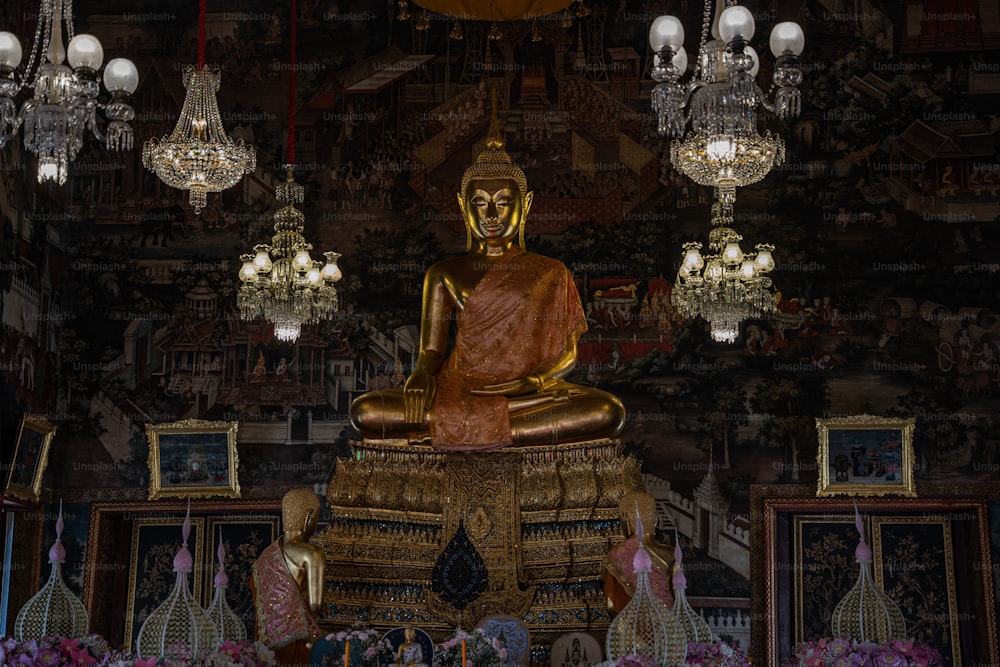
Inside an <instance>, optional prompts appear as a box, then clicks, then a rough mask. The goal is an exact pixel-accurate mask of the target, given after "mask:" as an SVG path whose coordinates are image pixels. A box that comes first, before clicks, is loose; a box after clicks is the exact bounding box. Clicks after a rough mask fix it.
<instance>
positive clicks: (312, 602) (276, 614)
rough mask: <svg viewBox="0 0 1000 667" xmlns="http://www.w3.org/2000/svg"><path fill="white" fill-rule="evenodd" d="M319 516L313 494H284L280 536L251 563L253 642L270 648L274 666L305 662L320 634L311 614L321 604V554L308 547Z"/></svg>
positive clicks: (306, 491) (298, 491)
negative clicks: (273, 657) (262, 643)
mask: <svg viewBox="0 0 1000 667" xmlns="http://www.w3.org/2000/svg"><path fill="white" fill-rule="evenodd" d="M318 518H319V498H317V497H316V494H315V493H313V492H312V491H311V490H309V489H292V490H291V491H289V492H288V493H286V494H285V497H284V498H282V500H281V522H282V528H283V529H284V533H283V534H282V535H281V537H279V538H278V539H277V540H276V541H275V542H274V543H272V544H271V545H270V546H269V547H267V548H266V549H264V551H263V552H262V553H261V555H260V558H258V559H257V560H256V562H254V564H253V574H252V577H251V580H250V590H251V593H252V594H253V599H254V608H255V610H256V612H257V626H256V638H257V640H258V641H262V642H264V643H265V644H267V645H268V646H269V647H271V648H272V649H274V652H275V659H276V661H277V662H278V664H283V665H292V664H294V665H307V664H309V651H310V649H311V648H312V642H313V641H315V640H316V639H317V638H318V637H319V636H320V635H321V634H322V633H321V632H320V630H319V627H318V626H317V625H316V619H315V618H314V616H313V614H315V613H316V612H317V611H318V610H319V608H320V604H321V603H322V598H323V570H324V567H325V564H326V554H325V553H324V551H323V549H321V548H320V547H318V546H316V545H315V544H310V543H309V538H310V537H312V534H313V532H314V531H315V530H316V522H317V520H318Z"/></svg>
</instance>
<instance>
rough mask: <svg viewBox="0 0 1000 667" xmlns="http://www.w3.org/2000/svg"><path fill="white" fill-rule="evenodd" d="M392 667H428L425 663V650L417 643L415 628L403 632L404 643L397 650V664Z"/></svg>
mask: <svg viewBox="0 0 1000 667" xmlns="http://www.w3.org/2000/svg"><path fill="white" fill-rule="evenodd" d="M392 667H427V663H426V662H425V661H424V649H422V648H420V642H418V641H417V631H416V630H414V629H413V628H410V627H408V628H406V629H405V630H403V643H402V644H400V645H399V648H398V649H396V662H394V663H392Z"/></svg>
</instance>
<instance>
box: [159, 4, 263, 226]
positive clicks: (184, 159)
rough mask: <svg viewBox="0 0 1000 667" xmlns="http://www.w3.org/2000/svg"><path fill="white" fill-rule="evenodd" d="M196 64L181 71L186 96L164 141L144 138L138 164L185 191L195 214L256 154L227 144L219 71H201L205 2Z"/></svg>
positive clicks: (249, 166) (248, 168)
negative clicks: (217, 94)
mask: <svg viewBox="0 0 1000 667" xmlns="http://www.w3.org/2000/svg"><path fill="white" fill-rule="evenodd" d="M198 27H199V34H198V65H197V67H188V69H187V70H186V71H185V72H184V79H183V81H184V87H185V88H186V89H187V96H186V97H185V98H184V106H183V108H182V109H181V117H180V118H178V119H177V125H176V127H174V131H173V132H171V133H170V135H169V136H166V137H163V138H162V139H160V140H159V141H157V140H156V139H155V138H154V139H149V140H148V141H146V143H145V145H144V146H143V147H142V164H143V166H144V167H146V168H147V169H149V170H150V171H152V172H154V173H155V174H156V175H157V176H159V177H160V180H161V181H163V182H164V183H166V184H167V185H169V186H170V187H172V188H178V189H179V190H189V191H190V193H191V194H190V202H191V206H193V207H194V211H195V213H200V212H201V209H202V208H204V207H205V205H206V203H207V201H208V193H209V192H222V191H223V190H226V189H228V188H231V187H233V186H234V185H236V184H237V183H238V182H239V180H240V179H241V178H243V176H244V174H249V173H251V172H253V170H254V169H255V168H256V166H257V153H256V151H255V150H254V148H253V147H252V146H246V145H244V144H243V140H242V139H240V140H239V141H233V140H232V138H231V137H229V135H227V134H226V130H225V128H224V127H222V118H221V117H220V116H219V103H218V101H217V100H216V97H215V95H216V93H218V92H219V79H220V75H219V72H217V71H213V70H211V69H208V68H206V67H205V0H201V7H200V11H199V16H198Z"/></svg>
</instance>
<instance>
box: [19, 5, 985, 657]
mask: <svg viewBox="0 0 1000 667" xmlns="http://www.w3.org/2000/svg"><path fill="white" fill-rule="evenodd" d="M31 4H32V3H27V2H17V1H14V0H7V1H6V2H0V8H2V9H3V21H4V22H5V23H4V24H5V25H6V26H8V27H7V28H6V29H12V30H15V31H16V32H18V33H20V34H24V33H25V32H26V26H28V25H30V24H31V17H30V16H29V13H30V11H32V10H31V9H29V8H28V6H30V5H31ZM80 4H81V6H79V7H78V8H77V12H76V13H77V18H76V21H77V25H78V29H79V30H84V29H86V30H88V31H90V30H92V31H93V32H94V33H95V34H97V35H98V37H99V38H100V39H101V40H102V42H103V43H104V44H105V47H106V58H111V57H115V56H118V55H127V56H128V57H130V58H132V59H133V60H134V61H135V62H136V64H137V65H138V67H139V70H140V84H139V88H138V90H137V91H136V94H135V101H134V106H135V108H136V110H137V116H136V120H135V121H134V124H133V127H134V129H135V132H136V138H137V143H139V141H140V140H145V139H148V138H151V137H159V136H162V135H164V134H167V133H169V131H170V130H171V129H172V128H173V125H174V123H175V121H176V118H177V116H178V114H179V110H180V106H181V104H182V102H183V99H184V97H183V96H184V90H183V88H182V86H181V75H180V72H181V69H182V68H183V67H184V66H185V65H186V64H188V63H191V62H193V60H194V59H195V41H194V36H195V30H196V13H195V7H194V6H193V5H192V7H173V6H171V7H170V8H169V9H164V8H163V6H164V5H165V4H167V3H156V2H152V1H151V0H139V1H137V2H136V1H133V2H121V1H119V0H94V1H92V2H88V3H86V4H85V6H84V3H80ZM170 4H191V3H170ZM744 4H746V5H747V6H748V7H750V8H751V9H752V11H753V12H754V16H755V18H756V21H757V24H758V34H759V35H760V36H761V37H758V39H759V40H761V44H755V46H756V47H757V50H758V51H759V52H761V53H764V52H766V43H764V42H765V38H764V37H763V36H764V35H767V33H768V30H769V28H770V25H773V24H774V23H776V22H778V21H781V20H786V19H794V20H797V21H799V22H800V23H801V24H802V25H803V28H804V30H805V32H806V38H807V47H806V51H805V52H804V54H803V62H804V66H803V69H804V71H805V81H804V83H803V85H802V93H803V102H802V114H801V117H800V118H799V119H797V120H796V121H794V122H792V123H787V124H784V125H782V124H780V123H777V122H776V121H774V120H773V119H772V120H770V121H768V122H769V123H773V125H772V127H773V128H774V129H776V130H779V131H780V132H781V133H782V135H783V136H784V137H785V140H786V148H787V155H786V159H785V162H784V164H783V165H781V166H780V167H778V168H776V169H775V170H774V171H773V172H772V173H770V174H769V175H768V176H767V177H766V178H764V179H763V181H761V182H760V183H758V184H755V185H753V186H749V187H746V188H741V189H740V192H739V196H738V198H737V201H736V209H735V219H736V221H737V222H738V223H739V225H740V229H741V230H742V231H743V232H744V234H745V240H746V242H747V243H748V244H749V245H753V244H754V243H757V242H762V241H768V242H772V243H774V244H775V246H776V250H775V251H774V257H775V261H776V263H777V267H776V269H775V271H774V272H773V274H772V276H771V277H772V278H773V280H774V282H775V285H776V287H777V289H778V294H777V296H776V298H777V309H778V312H777V314H776V315H775V316H774V317H773V318H770V319H766V320H754V321H749V322H745V323H744V324H743V325H742V329H741V332H740V337H739V339H738V341H737V342H736V343H734V344H722V343H716V342H713V341H712V340H711V339H710V337H709V335H708V332H707V330H706V328H705V326H704V323H703V322H701V321H685V320H683V318H681V317H680V316H679V315H678V313H677V311H676V310H675V309H674V307H673V306H672V304H671V299H670V295H671V289H672V284H673V282H674V280H675V277H676V273H677V269H678V265H679V262H680V260H681V257H682V254H681V253H682V250H681V246H682V244H683V243H685V242H686V241H689V240H704V238H705V237H706V236H707V232H708V227H709V225H708V222H709V209H710V204H711V202H712V197H713V193H712V192H711V191H710V190H709V189H708V188H704V187H702V186H699V185H696V184H694V183H693V182H692V181H690V180H688V179H687V178H686V177H684V176H682V175H681V174H680V173H678V172H677V171H676V170H674V169H673V168H672V166H671V164H670V161H669V141H668V140H666V139H664V138H661V137H659V136H658V135H657V133H656V127H655V119H654V117H653V115H652V112H651V110H650V104H649V91H650V89H651V87H652V85H653V82H652V80H651V79H650V77H649V70H650V66H651V65H650V59H651V54H650V53H649V51H648V46H647V44H646V34H647V31H648V27H649V24H650V23H651V22H652V20H653V19H654V18H655V17H656V16H658V15H659V14H661V13H667V11H668V10H669V11H670V12H672V13H680V14H681V15H682V16H683V15H686V14H689V15H690V16H691V21H692V22H694V21H695V20H696V19H695V17H696V16H697V15H698V14H699V12H700V5H699V4H698V3H690V6H689V3H687V2H684V1H681V2H673V1H656V0H649V1H648V2H636V1H633V0H622V2H620V3H619V2H611V3H600V2H597V3H587V6H588V7H590V9H591V13H590V14H589V15H587V16H580V17H573V19H572V20H571V21H570V24H571V26H570V27H565V26H564V25H563V24H562V23H561V22H559V21H539V22H537V23H534V24H525V25H524V26H520V27H518V28H514V27H510V28H508V29H505V32H504V34H503V35H502V37H501V38H500V39H499V40H495V41H494V40H486V39H483V35H482V34H479V33H478V32H477V31H482V30H483V27H482V26H481V25H479V24H476V23H475V22H460V23H461V24H462V25H460V26H459V28H460V30H459V32H460V33H461V36H462V39H461V40H458V39H454V38H453V37H452V35H453V34H454V26H453V22H452V21H439V20H432V21H431V22H430V25H429V26H421V25H420V24H419V23H415V22H413V21H399V20H395V19H394V18H393V17H392V16H391V15H390V12H389V10H390V9H392V6H391V3H390V5H386V3H384V2H383V3H375V2H367V1H363V0H336V1H334V0H317V1H315V2H307V1H300V2H299V3H298V7H299V15H298V16H290V15H289V5H288V3H287V2H282V1H276V0H240V1H239V2H236V1H235V0H218V1H213V2H210V3H209V15H208V44H207V54H206V59H207V61H208V62H211V63H216V64H217V65H218V66H219V67H220V68H221V71H222V84H221V90H220V93H219V99H220V109H221V110H222V119H223V123H224V124H225V126H226V128H227V130H228V131H229V132H230V133H231V134H232V135H233V136H234V137H241V138H244V139H245V140H246V141H247V142H248V143H251V144H253V145H254V146H256V149H257V169H256V171H255V172H254V173H253V174H251V175H249V176H247V177H246V178H244V180H243V181H242V183H241V184H240V185H239V186H237V187H236V188H233V189H231V190H228V191H225V192H223V193H222V194H221V195H218V194H215V195H211V196H210V197H209V203H208V206H207V208H205V209H204V210H203V211H202V212H201V214H200V215H196V214H195V213H194V210H193V209H192V208H191V207H190V205H189V204H188V203H187V199H186V194H185V193H182V192H180V191H177V190H173V189H170V188H168V187H166V186H164V185H163V184H162V183H161V182H160V181H159V180H158V179H157V178H156V177H155V176H154V175H153V174H151V173H150V172H148V171H146V170H145V169H144V168H143V167H142V164H141V159H140V153H141V150H140V149H139V148H136V149H135V150H133V151H132V152H130V153H125V154H124V155H119V154H111V153H106V152H104V151H103V150H101V149H100V148H98V147H96V145H89V146H88V147H85V149H84V151H83V154H82V156H81V157H80V158H78V159H77V160H76V162H75V163H74V164H73V166H72V171H71V174H70V178H69V180H68V182H67V183H66V185H65V186H64V187H58V186H54V185H45V186H39V185H37V184H36V182H35V179H34V177H33V173H34V172H33V169H34V165H33V164H31V163H30V160H28V159H27V157H26V154H25V153H24V151H23V148H22V147H21V145H20V144H19V143H18V142H11V143H9V144H8V145H7V146H6V147H5V148H4V149H3V150H2V151H0V154H2V167H0V217H2V220H0V224H2V227H0V299H2V301H0V306H2V318H3V332H2V341H0V372H2V375H3V382H0V407H2V411H3V412H4V413H5V414H19V413H21V412H25V411H27V412H32V413H39V414H43V415H49V417H50V419H52V420H54V421H58V422H59V425H60V426H59V431H58V434H57V436H56V438H55V442H54V445H53V454H52V457H51V459H50V465H49V471H48V473H47V476H46V484H45V485H46V487H48V488H51V489H53V490H58V493H60V494H62V496H63V497H65V498H66V501H67V503H70V504H68V505H67V507H69V508H71V509H72V512H73V513H74V514H75V515H76V516H77V517H86V515H87V511H88V510H87V508H88V506H89V505H88V504H89V503H91V502H96V501H101V500H138V499H144V498H145V492H146V488H147V486H148V483H149V480H148V477H149V471H148V468H147V463H146V461H147V455H148V446H147V441H146V435H145V430H144V424H146V423H148V422H169V421H176V420H181V419H204V420H220V421H238V422H239V423H240V425H239V434H238V435H239V440H238V448H239V463H240V470H239V475H240V484H241V486H242V487H243V489H244V493H245V496H244V497H250V498H276V497H280V495H281V493H282V492H283V490H284V489H287V488H288V487H290V486H293V485H302V484H306V485H309V484H313V485H317V488H318V489H322V488H323V485H325V484H327V483H328V482H329V480H330V477H331V474H332V472H333V470H334V467H335V465H336V459H337V457H338V456H341V457H342V456H345V455H347V454H348V453H349V452H350V449H349V445H348V443H349V442H350V441H351V440H353V439H355V438H357V434H356V433H355V432H353V431H352V429H351V427H350V425H349V423H348V421H347V410H348V406H349V405H350V402H351V400H352V399H353V398H354V397H355V396H357V395H359V394H360V393H363V392H365V391H370V390H373V389H383V388H389V387H396V386H402V383H403V382H404V381H405V378H406V377H407V375H408V373H409V372H410V369H411V365H412V362H413V360H414V359H415V355H416V350H417V347H418V344H419V341H418V334H419V328H418V324H419V322H418V320H419V309H420V293H421V287H422V279H423V273H424V271H425V270H426V269H427V268H428V267H429V266H430V265H431V264H433V263H434V262H436V261H437V260H439V259H442V258H445V257H448V256H453V255H455V254H458V253H460V252H462V250H463V248H464V241H465V233H464V226H463V221H462V218H461V215H460V213H459V209H458V205H457V202H456V192H457V190H458V188H459V184H460V181H461V175H462V172H463V170H464V169H465V168H466V166H468V164H469V163H470V161H471V160H472V159H473V157H474V156H475V155H476V154H477V153H478V151H479V148H480V146H481V144H482V141H483V138H484V137H485V134H486V128H487V125H488V122H489V104H488V98H489V91H490V90H492V89H495V90H496V91H497V93H498V96H499V100H500V103H499V104H500V120H501V128H502V131H503V134H504V138H505V146H506V149H507V151H508V152H509V153H510V154H511V156H512V157H513V159H514V160H515V161H516V162H517V163H518V164H519V165H521V166H522V168H523V169H524V171H525V173H526V175H527V178H528V183H529V187H530V188H531V189H533V190H534V192H535V199H534V205H533V207H532V210H531V215H530V216H529V218H528V227H527V244H528V248H529V249H531V250H533V251H536V252H539V253H542V254H546V255H550V256H553V257H556V258H558V259H560V260H562V261H563V262H564V263H565V264H566V265H567V266H568V267H569V268H570V270H571V271H572V273H573V275H574V278H575V280H576V282H577V284H578V287H579V289H580V294H581V298H582V300H583V305H584V308H585V311H586V314H587V323H588V326H589V330H588V332H587V333H586V334H585V335H584V337H583V338H582V341H581V344H580V360H579V364H578V366H577V369H576V370H575V371H574V374H573V375H572V376H571V377H570V378H569V379H570V380H572V381H573V382H577V383H580V384H585V385H590V386H595V387H601V388H603V389H605V390H608V391H611V392H613V393H615V394H616V395H618V396H619V397H621V399H622V401H623V402H624V404H625V406H626V408H627V411H628V423H627V425H626V429H625V431H624V433H623V436H622V437H623V440H624V442H625V445H626V448H627V449H628V451H630V452H632V453H633V454H635V455H636V456H637V457H639V459H640V460H641V461H642V471H643V475H644V480H645V482H646V485H647V488H648V489H649V490H650V492H651V493H652V494H653V495H654V496H655V497H656V499H657V503H658V509H659V511H660V514H661V517H662V519H664V520H661V522H660V528H661V530H662V531H663V533H664V535H667V536H670V537H669V538H668V539H667V540H666V541H667V542H672V540H673V537H672V534H673V530H674V527H676V528H677V530H678V539H679V540H680V543H681V546H682V547H683V549H684V560H685V563H687V569H688V572H689V580H690V585H689V589H688V594H689V596H691V598H692V599H693V600H694V601H695V603H696V604H701V605H702V606H704V607H712V608H716V609H717V613H715V614H714V615H713V616H712V618H713V619H715V621H714V622H715V623H716V625H715V626H714V627H713V629H715V630H717V631H720V632H722V633H724V634H726V635H728V636H732V637H735V638H736V639H738V640H740V641H743V642H745V641H746V638H747V637H748V635H749V620H748V619H749V610H750V604H749V597H750V587H751V586H750V524H751V521H752V516H751V513H750V493H749V490H750V485H751V484H785V483H790V484H795V483H803V484H814V483H815V481H816V479H817V470H816V467H817V466H816V453H817V433H816V427H815V419H816V418H818V417H839V416H849V415H858V414H877V415H885V416H893V417H915V418H916V429H915V435H914V449H915V456H916V461H915V464H916V480H917V483H918V484H922V483H928V484H942V485H947V484H952V485H957V484H967V485H977V484H979V485H983V488H987V487H986V485H988V484H992V483H994V482H995V480H996V476H997V472H998V471H1000V223H998V220H1000V157H998V146H997V143H996V136H997V130H998V128H1000V116H998V114H997V111H996V109H997V105H996V103H997V100H998V98H1000V15H998V10H997V8H996V7H995V6H994V3H991V2H988V1H986V0H980V1H977V0H963V2H961V3H951V4H949V7H951V9H949V12H951V11H956V10H954V5H958V4H961V5H962V7H963V9H962V10H959V11H965V12H967V13H969V14H970V15H974V16H976V17H977V18H976V19H975V20H973V21H966V22H964V23H962V24H961V25H962V27H961V30H962V31H965V32H963V33H962V34H961V35H960V36H955V35H956V33H957V29H956V28H955V27H954V26H953V25H951V24H952V23H954V21H951V20H949V19H948V18H947V17H944V18H941V19H940V20H938V19H937V18H935V11H936V9H935V8H936V7H938V5H940V4H941V3H935V2H930V0H926V1H925V2H922V3H921V2H916V3H906V4H903V3H894V2H880V1H878V0H875V1H872V2H869V1H867V0H866V1H864V2H859V3H846V2H841V1H840V0H804V1H802V2H798V1H795V2H790V1H783V0H782V1H777V0H775V1H764V0H762V1H759V2H747V3H744ZM859 8H860V9H859ZM292 21H295V22H296V23H297V31H298V40H299V43H298V52H299V61H298V63H297V65H296V67H297V89H298V95H297V98H296V105H297V127H298V129H297V136H296V147H297V161H298V165H299V170H298V172H297V175H296V180H297V181H299V182H301V183H304V184H305V186H306V199H305V204H304V205H303V206H302V207H300V208H301V209H302V210H303V211H304V212H305V214H306V231H305V235H306V237H307V238H308V239H309V240H310V241H311V242H313V243H314V245H315V246H316V247H317V248H331V249H335V250H337V251H338V252H341V253H343V258H342V259H341V261H340V266H341V268H342V269H343V272H344V280H342V281H341V282H340V283H338V291H339V292H340V298H341V305H342V309H341V311H340V312H339V313H338V314H337V316H336V317H335V318H334V319H332V320H331V321H329V322H325V323H323V324H322V325H318V326H314V327H310V328H307V329H306V330H305V331H304V332H303V335H302V337H301V338H300V339H299V340H298V341H297V342H296V343H295V344H285V343H282V342H280V341H279V340H278V339H277V338H276V337H275V335H274V332H273V330H272V328H271V327H270V326H268V325H265V324H264V323H261V322H246V321H243V320H241V318H240V315H239V312H238V310H237V309H236V294H237V292H238V290H239V279H238V275H237V271H238V269H239V266H240V260H239V256H240V255H241V254H243V253H246V252H249V251H250V249H251V248H252V247H253V246H254V245H255V244H257V243H262V242H266V241H267V240H268V239H269V238H270V235H271V233H272V225H273V221H272V220H271V218H270V214H271V213H272V212H273V210H274V194H275V186H276V184H277V183H278V182H279V181H280V179H281V177H282V175H283V172H282V170H281V168H280V167H281V165H282V164H283V161H284V159H285V154H284V150H285V149H284V146H285V143H286V142H285V139H286V136H285V134H284V133H285V125H286V119H287V113H288V109H287V92H286V91H287V86H288V74H289V68H290V65H289V61H288V46H289V45H288V39H289V27H290V22H292ZM970 26H972V27H970ZM422 28H425V29H422ZM331 45H336V46H335V47H331ZM412 55H423V56H426V58H423V59H421V60H420V62H419V64H418V65H417V66H415V67H409V66H408V67H403V66H401V65H399V63H400V62H401V61H402V60H403V59H404V58H406V57H407V56H412ZM767 66H769V65H762V67H767ZM989 488H991V489H993V491H992V492H991V493H994V495H993V496H992V497H993V499H994V500H996V501H997V502H995V503H993V505H994V507H993V510H994V511H993V512H992V517H991V522H992V525H993V541H994V549H995V550H996V549H998V548H1000V543H998V542H1000V538H998V537H997V526H998V525H1000V522H998V520H997V503H1000V496H997V495H996V494H995V492H996V487H995V486H989ZM321 495H322V494H321ZM52 499H56V500H57V497H56V496H55V495H53V496H52V498H50V500H52ZM696 517H697V519H696ZM695 525H698V526H699V529H698V530H694V528H693V526H695ZM71 534H72V539H73V544H74V545H76V546H78V547H79V548H82V544H83V543H84V542H85V541H86V531H85V529H84V530H77V531H76V532H72V533H71ZM46 544H47V542H46ZM70 565H71V563H68V564H67V568H68V569H67V579H68V580H70V585H71V586H74V587H75V588H76V589H79V587H80V586H81V583H82V568H83V565H82V563H80V562H76V563H75V564H72V567H69V566H70ZM75 568H79V571H74V570H75ZM691 573H696V574H697V576H692V574H691ZM995 578H996V579H1000V577H995Z"/></svg>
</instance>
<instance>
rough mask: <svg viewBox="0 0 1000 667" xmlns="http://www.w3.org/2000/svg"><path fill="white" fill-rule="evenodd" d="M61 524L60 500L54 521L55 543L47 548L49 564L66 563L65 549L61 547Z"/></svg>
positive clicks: (62, 526) (62, 524)
mask: <svg viewBox="0 0 1000 667" xmlns="http://www.w3.org/2000/svg"><path fill="white" fill-rule="evenodd" d="M65 527H66V526H65V524H64V523H63V510H62V500H60V501H59V518H58V519H56V541H55V542H53V543H52V546H51V547H49V562H50V563H65V562H66V548H65V547H63V545H62V532H63V528H65Z"/></svg>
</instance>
